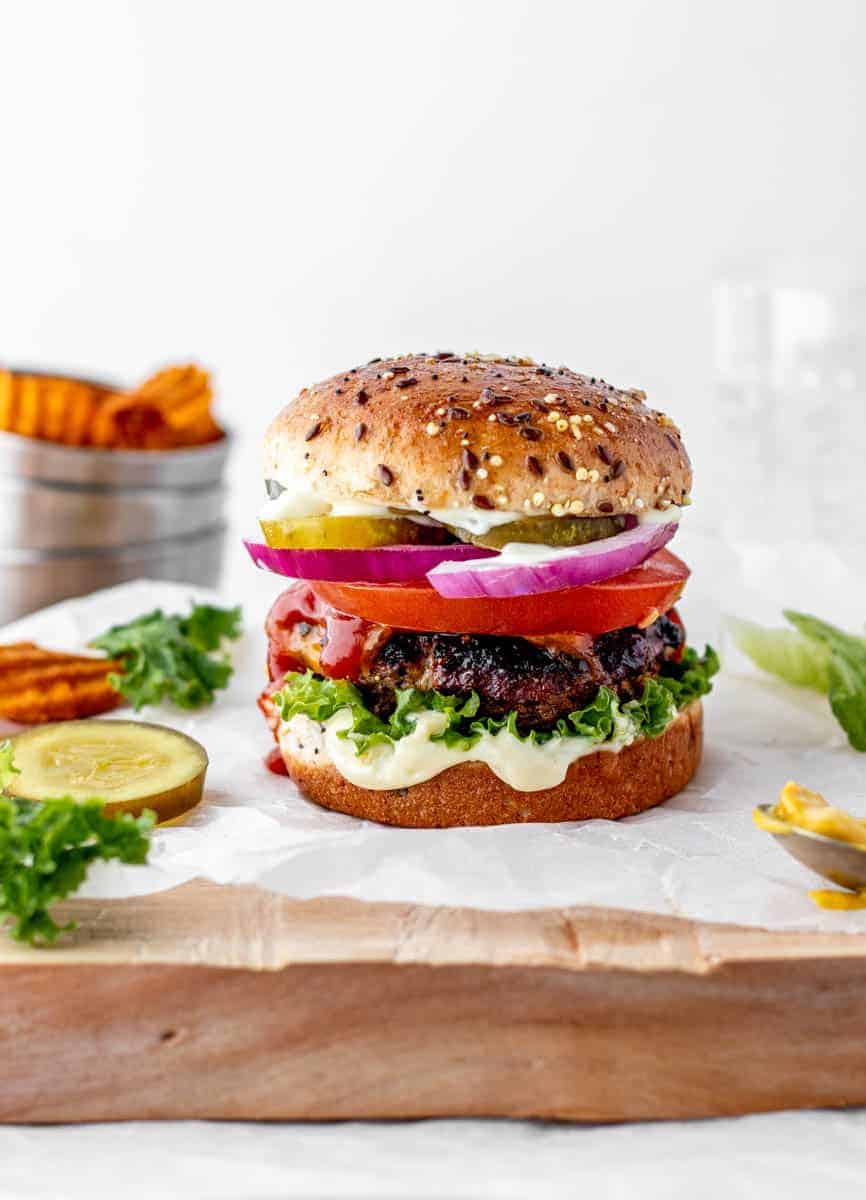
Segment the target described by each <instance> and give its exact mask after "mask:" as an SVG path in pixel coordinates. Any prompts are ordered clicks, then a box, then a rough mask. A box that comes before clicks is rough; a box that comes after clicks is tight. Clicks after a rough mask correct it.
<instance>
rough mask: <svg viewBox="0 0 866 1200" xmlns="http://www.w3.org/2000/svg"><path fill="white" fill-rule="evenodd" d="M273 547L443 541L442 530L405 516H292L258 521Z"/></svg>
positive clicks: (350, 546) (356, 547)
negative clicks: (410, 519)
mask: <svg viewBox="0 0 866 1200" xmlns="http://www.w3.org/2000/svg"><path fill="white" fill-rule="evenodd" d="M260 524H261V527H262V533H263V534H264V535H265V541H266V542H267V543H268V545H269V546H272V547H273V549H275V550H366V549H368V548H370V547H375V546H411V545H415V544H417V543H420V544H424V545H426V544H429V543H431V542H433V543H436V542H439V541H441V540H442V537H443V534H444V531H443V530H442V529H441V528H439V529H437V528H436V527H435V526H431V525H421V524H420V523H419V522H418V521H409V520H407V519H406V518H405V517H293V518H288V517H287V518H284V519H282V520H279V521H261V522H260Z"/></svg>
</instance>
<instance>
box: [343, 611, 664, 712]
mask: <svg viewBox="0 0 866 1200" xmlns="http://www.w3.org/2000/svg"><path fill="white" fill-rule="evenodd" d="M683 640H684V634H683V629H682V626H681V625H678V624H677V623H676V622H675V621H672V620H671V619H670V618H669V617H666V616H663V617H659V618H658V620H656V621H654V622H653V624H652V625H649V626H648V627H647V628H646V629H637V628H634V627H632V628H627V629H617V630H614V631H613V632H612V633H605V634H602V635H601V636H600V637H597V638H594V639H593V638H590V637H583V638H580V639H573V640H572V642H571V645H570V646H569V645H568V639H567V638H562V639H557V638H555V637H553V638H549V639H545V638H540V639H529V638H520V637H514V638H507V637H483V636H480V635H472V634H446V633H407V632H395V633H393V634H392V635H391V637H390V638H389V639H388V641H387V642H385V644H384V646H382V648H381V649H380V650H379V651H378V653H376V654H375V656H374V657H372V659H371V660H370V661H369V662H368V663H367V664H366V665H365V667H364V670H363V671H362V673H361V675H360V677H359V679H358V681H357V682H358V686H359V687H360V688H361V689H362V691H363V692H364V693H365V694H366V697H367V699H368V702H369V703H370V705H371V707H372V708H373V709H374V711H376V712H378V713H379V714H380V715H382V716H385V715H387V714H388V713H389V712H390V711H391V709H393V707H394V695H393V693H394V689H395V688H407V687H417V688H421V689H422V690H425V691H426V690H430V689H433V688H435V689H436V690H437V691H440V692H445V693H447V694H450V695H458V696H465V695H468V694H469V693H470V692H477V693H478V695H479V696H480V698H481V707H480V709H479V716H485V717H488V716H489V717H504V716H506V715H507V714H508V713H510V712H511V711H512V710H513V711H515V712H516V713H517V723H518V726H519V727H520V729H521V731H523V732H526V731H527V730H529V729H539V730H541V729H548V728H550V727H551V726H552V725H554V724H555V723H556V721H557V720H558V719H559V718H560V717H564V716H567V715H568V713H570V712H574V710H575V709H579V708H583V707H584V706H585V705H587V704H589V703H590V702H591V701H592V700H593V698H594V697H595V694H596V692H597V691H598V689H599V688H600V687H602V686H605V687H609V688H611V689H612V690H613V691H615V692H617V693H618V694H619V695H620V696H623V697H630V696H633V695H635V694H637V693H639V692H640V691H641V689H642V687H643V681H644V679H645V678H646V677H647V676H648V675H656V674H658V672H659V670H660V668H661V666H662V663H663V662H664V661H665V660H666V659H671V658H674V657H676V656H677V655H678V651H679V649H680V647H681V646H682V644H683ZM563 645H566V646H568V648H569V649H570V650H571V651H573V652H572V653H568V652H566V650H565V649H564V648H563Z"/></svg>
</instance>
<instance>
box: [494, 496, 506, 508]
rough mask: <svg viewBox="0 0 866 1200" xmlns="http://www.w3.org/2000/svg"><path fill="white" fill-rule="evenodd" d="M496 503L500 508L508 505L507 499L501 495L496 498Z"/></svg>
mask: <svg viewBox="0 0 866 1200" xmlns="http://www.w3.org/2000/svg"><path fill="white" fill-rule="evenodd" d="M496 503H497V504H498V505H499V507H500V508H505V506H506V504H507V503H508V497H507V496H506V495H505V494H504V493H503V494H502V495H501V496H497V497H496Z"/></svg>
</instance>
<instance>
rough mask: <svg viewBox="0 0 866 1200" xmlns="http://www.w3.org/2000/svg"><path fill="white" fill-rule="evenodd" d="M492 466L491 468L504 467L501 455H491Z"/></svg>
mask: <svg viewBox="0 0 866 1200" xmlns="http://www.w3.org/2000/svg"><path fill="white" fill-rule="evenodd" d="M490 465H491V467H501V466H502V455H501V454H491V456H490Z"/></svg>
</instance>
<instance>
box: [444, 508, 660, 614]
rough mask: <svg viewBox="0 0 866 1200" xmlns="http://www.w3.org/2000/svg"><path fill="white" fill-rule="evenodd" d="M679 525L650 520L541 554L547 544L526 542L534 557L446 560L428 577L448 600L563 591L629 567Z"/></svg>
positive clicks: (658, 548) (633, 565) (528, 550)
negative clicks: (578, 544)
mask: <svg viewBox="0 0 866 1200" xmlns="http://www.w3.org/2000/svg"><path fill="white" fill-rule="evenodd" d="M676 531H677V525H676V524H675V523H673V522H668V523H666V524H650V523H647V524H645V525H638V526H637V527H636V528H634V529H626V530H624V531H623V532H622V533H617V534H615V535H614V536H613V537H610V538H605V539H604V540H603V541H600V542H590V543H589V544H588V545H586V546H573V547H569V548H568V549H553V548H550V549H548V551H547V553H546V554H545V555H544V557H543V558H540V557H539V558H536V555H538V553H539V552H543V551H544V547H542V546H531V547H527V554H528V553H529V552H530V551H532V557H533V559H534V560H535V561H527V562H520V561H519V557H516V556H515V557H512V556H511V555H510V554H508V553H506V554H504V555H501V556H500V557H499V558H497V559H496V560H494V561H489V560H488V561H485V562H468V563H460V562H455V563H448V562H445V563H441V564H440V565H439V566H438V567H435V568H434V569H433V570H431V571H430V573H429V575H428V576H427V578H428V579H429V580H430V583H431V584H432V585H433V587H434V588H435V589H436V591H437V592H438V593H439V595H440V596H446V597H448V599H450V600H468V599H473V598H478V597H484V596H489V597H491V598H492V599H503V598H505V597H508V596H530V595H534V594H535V593H537V592H559V591H562V589H563V588H573V587H584V586H585V585H586V584H588V583H600V582H601V580H603V579H612V578H613V577H614V576H615V575H622V573H623V572H624V571H630V570H631V569H632V567H636V566H638V565H639V564H640V563H642V562H643V561H644V559H646V558H649V556H650V555H651V554H655V552H656V550H660V549H661V548H662V546H664V544H665V543H666V542H669V541H670V540H671V538H672V537H673V536H674V534H675V533H676ZM518 553H519V552H518ZM503 559H504V560H505V561H503Z"/></svg>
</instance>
